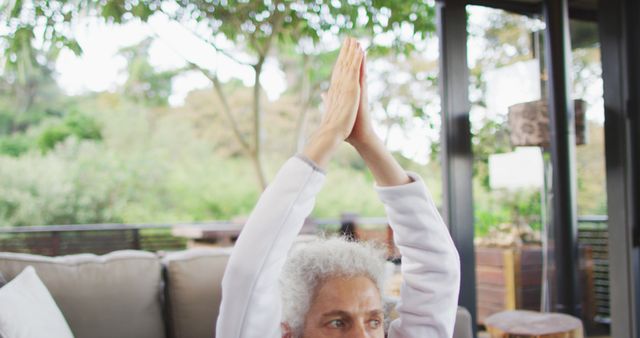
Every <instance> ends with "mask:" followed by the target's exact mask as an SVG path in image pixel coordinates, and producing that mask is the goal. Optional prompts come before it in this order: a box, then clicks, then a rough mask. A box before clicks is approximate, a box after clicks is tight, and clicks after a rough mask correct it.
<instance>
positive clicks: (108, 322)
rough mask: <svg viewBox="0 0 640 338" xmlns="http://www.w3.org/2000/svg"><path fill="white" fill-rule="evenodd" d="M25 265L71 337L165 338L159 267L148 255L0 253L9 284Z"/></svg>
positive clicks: (131, 252) (136, 253) (117, 252)
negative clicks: (31, 269) (48, 296)
mask: <svg viewBox="0 0 640 338" xmlns="http://www.w3.org/2000/svg"><path fill="white" fill-rule="evenodd" d="M27 265H32V266H33V267H34V268H35V270H36V271H37V273H38V275H39V276H40V279H41V280H42V282H43V283H44V284H45V285H46V286H47V288H48V289H49V291H50V292H51V295H52V296H53V299H54V300H55V302H56V303H57V304H58V306H59V307H60V310H61V311H62V313H63V314H64V317H65V318H66V319H67V322H68V323H69V326H70V327H71V331H73V333H74V334H75V336H76V337H77V338H85V337H86V338H102V337H104V338H112V337H119V338H158V337H164V336H165V331H164V324H163V320H162V308H161V299H160V296H161V278H162V274H161V264H160V260H159V259H158V258H157V257H156V256H155V255H154V254H151V253H148V252H140V251H116V252H113V253H110V254H107V255H104V256H96V255H92V254H81V255H71V256H61V257H54V258H51V257H44V256H36V255H28V254H13V253H0V271H1V272H2V274H4V276H5V277H6V278H7V279H9V280H10V279H12V278H14V277H15V276H16V275H17V274H18V273H19V272H20V271H22V270H23V269H24V268H25V267H26V266H27Z"/></svg>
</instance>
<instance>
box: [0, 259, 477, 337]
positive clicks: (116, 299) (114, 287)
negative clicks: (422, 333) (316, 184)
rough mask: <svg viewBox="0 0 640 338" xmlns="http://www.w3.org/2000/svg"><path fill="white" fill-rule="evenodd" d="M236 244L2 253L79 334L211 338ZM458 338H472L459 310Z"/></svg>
mask: <svg viewBox="0 0 640 338" xmlns="http://www.w3.org/2000/svg"><path fill="white" fill-rule="evenodd" d="M229 254H230V250H229V249H224V248H221V249H205V248H199V249H190V250H185V251H179V252H172V253H167V254H154V253H150V252H144V251H134V250H124V251H115V252H112V253H109V254H106V255H103V256H97V255H93V254H77V255H69V256H60V257H46V256H38V255H30V254H19V253H0V273H1V274H2V275H3V276H4V278H5V279H6V280H7V281H10V280H11V279H13V278H14V277H15V276H16V275H18V274H19V273H20V272H21V271H22V270H23V269H24V268H25V267H27V266H33V267H34V268H35V270H36V272H37V275H38V276H39V277H40V279H41V280H42V282H43V283H44V285H45V286H46V287H47V289H48V290H49V292H50V293H51V296H52V297H53V299H54V300H55V302H56V304H57V305H58V307H59V308H60V310H61V312H62V314H63V315H64V317H65V319H66V321H67V323H68V325H69V327H70V328H71V331H72V332H73V334H74V335H75V337H77V338H103V337H104V338H107V337H108V338H115V337H118V338H205V337H206V338H211V337H214V336H215V324H216V318H217V316H218V308H219V304H220V298H221V287H220V285H221V281H222V275H223V272H224V269H225V266H226V263H227V260H228V257H229ZM454 337H455V338H470V337H472V333H471V317H470V315H469V313H468V311H466V310H465V309H463V308H459V310H458V314H457V318H456V327H455V332H454Z"/></svg>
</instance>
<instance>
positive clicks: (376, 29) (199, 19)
mask: <svg viewBox="0 0 640 338" xmlns="http://www.w3.org/2000/svg"><path fill="white" fill-rule="evenodd" d="M0 11H1V12H2V13H3V17H2V18H0V19H5V18H7V19H8V20H7V22H9V25H8V26H9V28H10V34H9V36H10V38H13V37H15V33H16V32H17V31H18V29H22V28H24V29H27V30H28V31H29V32H30V35H27V36H28V37H29V39H28V40H29V41H31V40H33V32H35V30H34V27H33V26H28V24H27V23H26V22H27V21H28V20H25V19H23V18H33V17H36V18H38V19H39V18H42V19H43V20H41V21H42V22H43V26H44V30H43V31H46V32H51V33H50V34H43V35H42V38H43V40H44V41H49V40H51V39H52V38H53V39H61V41H62V45H64V46H67V47H70V48H74V47H76V46H77V44H76V45H73V44H72V43H70V41H73V40H72V39H71V38H70V37H68V36H66V35H63V34H62V32H66V31H68V29H59V28H60V27H67V26H69V23H70V22H72V21H73V20H74V19H75V18H76V17H77V16H79V15H85V14H87V13H88V14H97V15H101V16H102V17H104V18H105V19H106V20H108V21H111V22H116V23H120V22H125V21H128V20H134V19H135V20H137V19H140V20H143V21H146V20H147V19H148V18H149V17H150V16H151V15H154V14H158V15H165V16H167V17H168V18H170V19H171V20H174V21H175V22H179V23H181V24H183V25H184V26H185V27H187V28H188V29H191V30H192V31H193V32H194V34H195V35H196V36H197V37H198V38H200V39H202V40H203V41H205V42H207V43H209V44H210V45H211V46H212V48H215V49H216V51H218V52H219V53H221V54H223V55H225V56H227V57H229V58H231V59H233V60H235V61H236V62H238V63H241V64H245V65H248V66H250V67H251V68H252V69H253V70H254V80H255V81H254V86H253V88H252V89H253V99H252V101H253V102H252V104H251V108H252V109H251V110H252V113H253V121H252V122H253V123H252V125H253V128H252V129H253V130H252V133H251V134H250V135H246V134H243V133H242V132H241V131H240V128H239V126H238V122H237V119H236V114H237V112H236V111H235V110H234V107H232V106H231V105H229V104H228V102H226V97H227V94H226V92H225V88H224V85H223V83H222V82H221V81H220V79H219V78H218V76H217V74H216V72H215V71H211V70H209V69H205V68H203V67H201V66H199V65H197V64H195V63H193V62H189V64H190V66H191V67H192V68H193V69H197V70H199V71H201V72H202V73H203V74H205V75H206V76H207V77H208V78H209V79H210V80H211V83H212V85H213V87H214V90H215V92H216V94H217V95H218V96H219V98H220V101H221V102H222V107H223V109H222V110H223V111H224V113H225V115H226V117H227V119H228V122H229V124H230V126H231V129H232V130H233V131H234V135H235V138H236V140H237V141H238V142H239V144H240V145H241V147H242V149H243V151H244V153H245V154H246V155H247V156H248V157H249V158H250V159H251V161H252V163H253V165H254V167H255V171H256V174H257V177H258V182H259V184H260V186H261V187H262V188H264V187H266V184H267V180H266V176H265V170H264V165H263V160H262V156H263V155H262V146H261V144H262V141H263V138H264V135H263V134H264V123H263V115H264V109H263V106H262V88H261V85H260V76H261V74H262V72H263V70H264V65H265V61H266V60H267V58H268V57H270V55H271V54H272V53H275V51H276V50H278V49H279V48H282V47H283V46H292V45H294V46H297V47H299V50H298V51H299V54H300V57H301V58H303V59H304V58H305V57H306V56H305V55H312V54H317V53H318V50H320V51H322V49H321V48H320V47H321V46H320V39H321V37H322V35H323V34H324V33H325V32H331V34H341V33H343V32H347V33H349V34H368V35H369V36H373V35H377V34H381V33H385V32H386V33H390V34H394V35H395V39H394V40H393V41H394V43H393V46H392V49H394V50H396V51H402V52H410V51H411V50H413V49H414V48H415V44H414V43H415V41H416V40H421V39H423V38H424V37H425V36H426V34H427V33H429V32H432V31H433V30H434V9H433V5H432V4H431V3H430V2H428V1H416V2H404V1H392V0H381V1H367V0H357V1H349V2H346V1H328V0H322V1H291V0H280V1H279V0H274V1H272V0H263V1H238V0H228V1H217V0H214V1H189V2H183V1H170V0H167V1H161V0H148V1H141V0H107V1H102V2H93V1H79V0H76V1H72V2H68V1H44V0H32V1H30V2H28V3H26V2H24V1H14V2H11V3H10V4H8V5H5V6H4V7H3V8H0ZM38 22H39V21H38ZM195 26H199V27H205V28H206V30H207V31H208V33H206V34H202V33H199V32H200V31H203V30H199V31H198V32H196V29H195V28H194V27H195ZM407 33H408V34H407ZM218 37H224V38H225V39H226V40H228V41H231V42H233V45H234V46H235V49H234V50H227V49H224V48H222V47H220V46H219V45H218V44H217V43H216V42H215V41H216V38H218ZM309 45H311V46H312V48H311V49H309V48H307V49H305V48H304V46H309ZM76 49H77V48H76ZM379 49H380V50H384V49H388V48H386V47H381V48H379ZM374 50H375V48H374Z"/></svg>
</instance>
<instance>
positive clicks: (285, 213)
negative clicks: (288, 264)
mask: <svg viewBox="0 0 640 338" xmlns="http://www.w3.org/2000/svg"><path fill="white" fill-rule="evenodd" d="M363 54H364V52H363V51H362V49H361V47H360V45H359V44H358V43H357V42H356V41H355V40H353V39H347V40H345V43H344V44H343V47H342V49H341V51H340V56H339V57H338V60H337V61H336V65H335V67H334V72H333V75H332V78H331V87H330V90H329V95H328V99H329V100H328V101H327V106H326V111H325V116H324V118H323V121H322V123H321V126H320V128H319V129H318V131H317V132H316V133H315V134H314V135H313V136H312V137H311V140H310V141H309V142H308V145H307V147H306V148H305V150H304V152H303V155H302V156H297V157H294V158H292V159H290V160H289V161H287V163H285V165H284V166H283V167H282V168H281V169H280V171H279V172H278V174H277V175H276V177H275V179H274V180H273V181H272V182H271V184H270V185H269V186H268V187H267V189H266V190H265V191H264V193H263V194H262V196H261V197H260V200H259V201H258V203H257V204H256V206H255V208H254V210H253V212H252V213H251V216H250V217H249V219H248V220H247V223H246V224H245V226H244V228H243V229H242V232H241V234H240V237H239V238H238V241H237V242H236V244H235V246H234V249H233V252H232V254H231V257H230V259H229V263H228V264H227V268H226V270H225V274H224V278H223V280H222V304H221V305H220V315H219V317H218V320H217V326H216V337H222V338H240V337H242V338H253V337H255V338H265V337H267V338H274V337H280V335H281V328H280V319H281V299H280V290H279V287H278V280H279V276H280V273H281V271H282V267H283V265H284V262H285V259H286V256H287V253H288V251H289V249H290V248H291V246H292V245H293V242H294V240H295V237H296V236H297V235H298V233H299V231H300V229H301V228H302V225H303V223H304V219H305V218H306V217H307V216H308V215H309V214H310V213H311V210H312V209H313V205H314V202H315V196H316V194H317V193H318V191H319V190H320V188H321V187H322V183H323V181H324V174H323V173H322V169H321V168H318V167H317V166H320V167H324V166H325V165H326V163H327V162H328V160H329V158H330V157H331V155H332V154H333V153H334V152H335V149H336V148H337V146H338V145H339V144H340V143H342V141H343V140H344V139H345V138H346V137H347V136H348V135H349V133H350V132H351V128H352V127H353V121H354V120H355V115H356V109H357V107H358V100H359V95H360V87H359V84H358V81H357V74H358V70H359V68H360V62H361V61H362V57H363Z"/></svg>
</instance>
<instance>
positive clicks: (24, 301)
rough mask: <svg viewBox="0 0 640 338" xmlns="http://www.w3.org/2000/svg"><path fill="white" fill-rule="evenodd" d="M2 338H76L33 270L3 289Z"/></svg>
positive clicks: (0, 292) (0, 291)
mask: <svg viewBox="0 0 640 338" xmlns="http://www.w3.org/2000/svg"><path fill="white" fill-rule="evenodd" d="M0 337H4V338H40V337H50V338H73V334H72V333H71V329H69V325H67V322H66V321H65V319H64V317H63V316H62V313H61V312H60V309H58V306H57V305H56V303H55V302H54V301H53V298H51V294H50V293H49V291H48V290H47V287H46V286H45V285H44V284H42V281H41V280H40V278H38V275H37V274H36V271H35V270H34V269H33V267H32V266H28V267H26V268H25V269H24V271H22V273H20V274H19V275H18V276H17V277H16V278H14V279H13V280H12V281H11V282H9V283H8V284H7V285H5V286H4V287H3V288H0Z"/></svg>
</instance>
